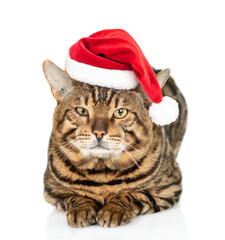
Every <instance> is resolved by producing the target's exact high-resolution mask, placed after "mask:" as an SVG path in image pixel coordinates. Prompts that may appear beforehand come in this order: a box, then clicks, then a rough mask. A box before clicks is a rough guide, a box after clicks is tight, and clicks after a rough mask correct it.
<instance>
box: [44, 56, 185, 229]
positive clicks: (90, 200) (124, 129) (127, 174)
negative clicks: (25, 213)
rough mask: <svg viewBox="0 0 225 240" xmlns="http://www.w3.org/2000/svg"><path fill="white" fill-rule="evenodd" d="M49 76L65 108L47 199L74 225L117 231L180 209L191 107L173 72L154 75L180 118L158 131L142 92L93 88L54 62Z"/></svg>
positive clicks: (55, 136)
mask: <svg viewBox="0 0 225 240" xmlns="http://www.w3.org/2000/svg"><path fill="white" fill-rule="evenodd" d="M43 70H44V74H45V76H46V79H47V81H48V83H49V84H50V87H51V91H52V93H53V96H54V97H55V99H56V101H57V106H56V108H55V112H54V117H53V130H52V134H51V138H50V142H49V150H48V164H47V169H46V171H45V175H44V197H45V199H46V201H47V202H49V203H51V204H53V205H54V206H56V208H57V209H58V210H63V211H66V219H67V222H68V224H69V225H70V226H73V227H85V226H88V225H92V224H99V225H101V226H103V227H116V226H120V225H125V224H127V223H129V222H130V221H131V219H132V218H134V217H135V216H138V215H143V214H149V213H156V212H159V211H162V210H165V209H168V208H171V207H172V206H173V205H174V204H175V203H177V202H178V200H179V198H180V195H181V192H182V182H181V181H182V176H181V172H180V169H179V166H178V164H177V163H176V161H175V159H176V156H177V154H178V151H179V148H180V145H181V141H182V139H183V136H184V133H185V129H186V121H187V105H186V102H185V99H184V97H183V95H182V94H181V92H180V90H179V89H178V88H177V86H176V84H175V82H174V80H173V78H172V77H171V76H170V74H168V71H159V70H154V71H155V74H156V77H157V79H158V80H160V81H159V84H160V85H163V84H162V83H165V82H166V81H167V82H166V84H165V85H164V87H163V88H162V92H163V94H164V95H167V96H170V97H172V98H173V99H175V100H176V101H177V102H178V103H179V111H180V113H179V117H178V119H177V120H176V121H175V122H174V123H172V124H170V125H167V126H158V125H156V124H154V123H153V122H152V121H151V119H150V117H149V115H148V109H149V106H150V105H151V100H150V99H149V98H148V97H147V95H146V94H145V92H144V91H143V90H142V88H141V86H140V85H138V86H137V87H136V88H135V89H131V90H115V89H111V88H104V87H99V86H92V85H88V84H85V83H81V82H78V81H76V80H74V79H71V78H70V77H69V76H68V74H67V73H66V72H65V71H63V70H62V69H60V68H59V67H57V66H56V65H55V64H54V63H52V62H51V61H49V60H46V61H45V62H44V63H43ZM165 73H166V74H165ZM161 87H162V86H161Z"/></svg>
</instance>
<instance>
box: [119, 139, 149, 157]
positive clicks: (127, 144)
mask: <svg viewBox="0 0 225 240" xmlns="http://www.w3.org/2000/svg"><path fill="white" fill-rule="evenodd" d="M121 141H122V142H123V143H124V144H126V146H129V147H132V148H133V149H134V150H136V151H137V152H140V153H141V154H142V155H143V156H146V157H148V155H147V154H146V153H143V152H142V151H140V150H139V149H137V148H135V147H133V146H132V145H131V144H130V143H127V142H125V141H124V140H122V139H121ZM127 141H128V140H127ZM131 143H132V142H131Z"/></svg>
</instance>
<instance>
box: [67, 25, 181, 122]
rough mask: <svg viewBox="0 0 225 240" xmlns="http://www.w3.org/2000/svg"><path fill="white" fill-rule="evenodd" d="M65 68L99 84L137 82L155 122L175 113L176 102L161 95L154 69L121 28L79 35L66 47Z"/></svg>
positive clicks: (129, 86) (122, 85) (119, 85)
mask: <svg viewBox="0 0 225 240" xmlns="http://www.w3.org/2000/svg"><path fill="white" fill-rule="evenodd" d="M65 70H66V71H67V73H68V74H69V76H70V77H71V78H73V79H76V80H78V81H81V82H85V83H88V84H90V85H97V86H101V87H108V88H115V89H132V88H135V87H136V86H137V84H138V83H140V85H141V86H142V88H143V90H144V91H145V93H146V94H147V95H148V97H149V98H150V99H151V101H152V102H153V103H152V105H151V107H150V109H149V115H150V117H151V119H152V121H153V122H154V123H156V124H158V125H166V124H170V123H171V122H174V121H175V120H176V119H177V117H178V114H179V111H178V103H177V102H176V101H174V100H173V99H171V98H169V97H163V96H162V91H161V88H160V86H159V83H158V81H157V78H156V76H155V73H154V71H153V69H152V68H151V66H150V64H149V63H148V61H147V59H146V58H145V56H144V54H143V52H142V51H141V49H140V47H139V46H138V44H137V43H136V41H135V40H134V39H133V38H132V37H131V36H130V35H129V34H128V33H127V32H126V31H124V30H121V29H111V30H110V29H109V30H103V31H99V32H96V33H94V34H92V35H90V36H89V37H85V38H82V39H80V40H79V41H78V42H76V43H75V44H74V45H72V46H71V47H70V49H69V55H68V56H67V57H66V62H65Z"/></svg>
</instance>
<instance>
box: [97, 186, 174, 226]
mask: <svg viewBox="0 0 225 240" xmlns="http://www.w3.org/2000/svg"><path fill="white" fill-rule="evenodd" d="M175 202H176V201H175V200H173V199H170V198H163V197H160V196H153V195H152V194H151V193H150V191H147V190H146V191H140V192H131V193H122V194H117V195H114V196H112V197H111V198H109V199H108V200H107V203H106V204H105V205H104V206H103V207H102V209H101V210H100V211H99V212H98V214H97V222H98V224H100V225H101V226H102V227H116V226H120V225H125V224H127V223H129V222H130V221H131V219H132V218H134V217H135V216H138V215H143V214H147V213H155V212H159V211H161V210H164V209H167V208H170V207H172V205H173V204H174V203H175Z"/></svg>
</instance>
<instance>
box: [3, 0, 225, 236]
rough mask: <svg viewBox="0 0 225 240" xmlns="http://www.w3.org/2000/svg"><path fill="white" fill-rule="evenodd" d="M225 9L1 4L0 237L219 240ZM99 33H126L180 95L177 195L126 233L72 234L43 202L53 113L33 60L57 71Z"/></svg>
mask: <svg viewBox="0 0 225 240" xmlns="http://www.w3.org/2000/svg"><path fill="white" fill-rule="evenodd" d="M224 9H225V6H224V1H223V0H221V1H219V0H213V1H207V0H204V1H201V0H193V1H192V0H188V1H182V0H177V1H175V0H170V1H168V0H165V1H161V0H157V1H149V0H148V1H142V0H136V1H132V0H129V1H126V0H120V1H117V0H111V1H106V0H104V1H98V0H90V1H85V0H82V1H81V0H73V1H69V0H68V1H67V0H65V1H57V0H54V1H48V0H45V1H42V0H39V1H24V0H20V1H16V0H14V1H10V0H9V1H1V3H0V24H1V28H0V43H1V44H0V61H1V62H0V76H1V79H0V83H1V84H0V89H1V91H0V98H1V99H0V104H1V108H0V114H1V118H0V121H1V123H0V128H1V129H0V141H1V143H0V147H1V152H0V184H1V185H0V209H1V210H0V220H1V223H0V239H34V240H36V239H39V240H40V239H41V240H42V239H49V240H57V239H65V240H67V239H77V240H78V239H92V240H95V239H98V240H100V239H104V240H108V239H118V240H119V239H131V240H132V239H151V240H155V239H157V240H159V239H167V240H169V239H173V240H176V239H182V240H183V239H184V240H186V239H187V240H190V239H217V240H219V239H225V233H224V226H225V220H224V216H225V193H224V180H225V177H224V171H225V163H224V162H225V157H224V148H225V145H224V142H225V140H224V136H225V127H224V124H225V115H224V113H223V112H224V108H225V107H224V105H225V102H224V97H223V94H224V86H225V84H224V83H225V71H224V70H225V57H224V56H225V13H224ZM106 28H123V29H125V30H127V31H128V32H129V33H130V34H131V35H132V36H133V37H134V38H135V39H136V41H137V42H138V43H139V45H140V46H141V48H142V50H143V52H144V53H145V55H146V57H147V58H148V60H149V62H150V64H152V65H153V66H154V67H156V68H165V67H169V68H170V69H171V73H172V76H173V77H174V78H175V79H176V81H177V84H178V86H179V87H180V89H181V90H182V92H183V93H184V95H185V97H186V100H187V103H188V108H189V121H188V129H187V133H186V135H185V139H184V142H183V144H182V147H181V151H180V152H179V156H178V162H179V164H180V167H181V169H182V172H183V185H184V191H183V194H182V198H181V201H180V203H179V204H178V205H177V206H176V207H174V208H173V209H171V210H168V211H165V212H162V213H158V214H155V215H148V216H142V217H138V218H135V219H134V220H132V222H131V223H130V224H128V225H127V226H124V227H119V228H113V229H104V228H102V227H100V226H91V227H87V228H83V229H75V228H71V227H69V226H67V223H66V221H65V217H64V214H63V213H59V212H57V211H56V210H54V208H53V207H52V206H50V205H49V204H47V203H46V202H45V201H44V199H43V196H42V193H43V173H44V170H45V167H46V163H47V145H48V139H49V136H50V132H51V127H52V113H53V110H54V107H55V100H54V99H53V97H52V95H51V92H50V88H49V86H48V84H47V82H46V80H45V78H44V75H43V73H42V62H43V61H44V60H45V59H47V58H48V59H51V60H52V61H53V62H55V63H56V64H58V65H59V66H60V67H61V68H63V67H64V58H65V56H66V54H67V52H68V49H69V47H70V45H72V44H73V43H75V42H76V41H77V40H79V39H80V38H82V37H85V36H88V35H90V34H92V33H94V32H96V31H98V30H102V29H106Z"/></svg>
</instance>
